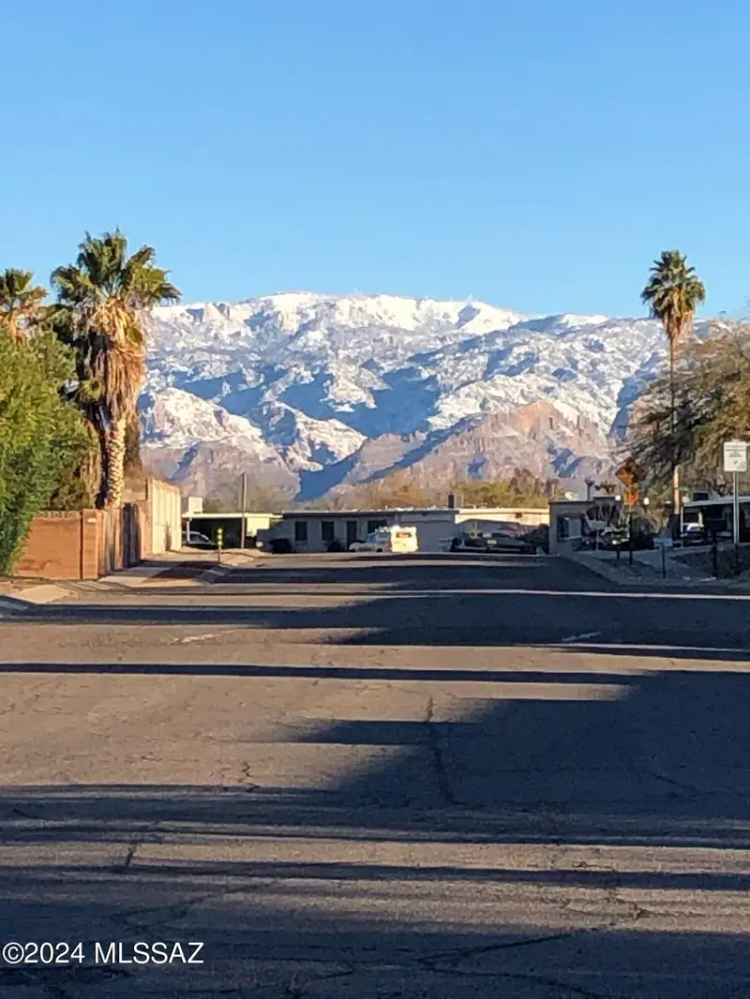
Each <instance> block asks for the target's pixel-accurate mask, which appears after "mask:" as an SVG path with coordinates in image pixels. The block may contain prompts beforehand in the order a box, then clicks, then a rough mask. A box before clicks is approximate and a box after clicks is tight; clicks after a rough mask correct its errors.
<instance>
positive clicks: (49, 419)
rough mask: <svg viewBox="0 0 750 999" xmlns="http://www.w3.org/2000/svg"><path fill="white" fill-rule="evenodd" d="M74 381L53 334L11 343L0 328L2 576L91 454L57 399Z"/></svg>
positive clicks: (78, 423) (77, 423)
mask: <svg viewBox="0 0 750 999" xmlns="http://www.w3.org/2000/svg"><path fill="white" fill-rule="evenodd" d="M73 376H74V367H73V362H72V357H71V354H70V353H69V351H68V350H67V349H66V348H64V347H63V346H62V345H61V344H60V343H59V342H58V341H57V340H56V339H55V337H54V336H52V335H51V334H46V333H43V334H38V335H36V336H34V337H32V338H31V339H29V340H26V341H22V342H20V343H17V342H15V341H14V340H12V339H11V338H10V337H9V336H8V335H7V333H5V332H4V331H3V330H2V329H1V328H0V573H9V572H10V571H11V570H12V568H13V563H14V561H15V559H16V558H17V556H18V554H19V552H20V550H21V548H22V546H23V542H24V540H25V539H26V535H27V533H28V530H29V526H30V524H31V520H32V518H33V517H34V516H35V515H36V514H37V513H38V512H39V511H40V510H42V509H44V507H45V505H46V504H47V503H48V502H49V500H50V497H51V496H52V495H53V493H54V492H55V490H56V489H58V488H59V485H60V483H61V482H62V481H63V480H64V479H65V477H66V476H68V475H70V474H71V470H74V469H76V468H77V467H79V466H80V463H81V460H82V458H83V456H84V455H85V454H86V453H87V450H88V448H89V437H88V435H87V431H86V426H85V423H84V419H83V417H82V416H81V414H80V412H79V411H78V410H77V409H76V408H75V407H74V406H72V405H71V404H69V403H67V402H64V401H63V399H62V398H61V390H62V388H63V386H64V385H65V384H66V382H68V381H69V380H70V379H71V378H73Z"/></svg>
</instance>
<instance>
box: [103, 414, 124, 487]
mask: <svg viewBox="0 0 750 999" xmlns="http://www.w3.org/2000/svg"><path fill="white" fill-rule="evenodd" d="M127 427H128V418H127V416H118V417H117V419H115V420H113V421H112V423H111V425H110V427H109V429H108V431H107V438H106V447H107V453H106V462H105V464H106V482H105V488H104V505H105V506H110V507H111V506H115V507H116V506H122V497H123V493H124V489H125V439H126V434H127Z"/></svg>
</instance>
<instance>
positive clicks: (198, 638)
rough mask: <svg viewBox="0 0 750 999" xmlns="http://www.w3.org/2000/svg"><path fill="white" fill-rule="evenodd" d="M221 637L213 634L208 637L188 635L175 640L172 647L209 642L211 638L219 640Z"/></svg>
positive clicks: (207, 635)
mask: <svg viewBox="0 0 750 999" xmlns="http://www.w3.org/2000/svg"><path fill="white" fill-rule="evenodd" d="M218 637H219V636H218V635H216V634H214V633H211V634H206V635H186V636H185V638H175V640H174V641H173V642H172V645H187V644H188V642H207V641H208V640H209V639H210V638H218Z"/></svg>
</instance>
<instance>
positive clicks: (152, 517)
mask: <svg viewBox="0 0 750 999" xmlns="http://www.w3.org/2000/svg"><path fill="white" fill-rule="evenodd" d="M146 495H147V503H148V518H149V521H150V525H151V538H150V540H151V544H150V549H151V554H152V555H159V554H160V553H161V552H166V551H174V550H177V549H179V548H180V547H181V546H182V498H181V496H180V490H179V489H178V488H177V486H172V485H170V484H169V483H168V482H162V481H161V480H160V479H149V480H148V483H147V487H146Z"/></svg>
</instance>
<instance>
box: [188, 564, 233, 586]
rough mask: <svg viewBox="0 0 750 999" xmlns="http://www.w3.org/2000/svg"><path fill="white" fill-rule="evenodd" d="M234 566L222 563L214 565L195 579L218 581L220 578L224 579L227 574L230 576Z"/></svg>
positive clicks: (202, 581)
mask: <svg viewBox="0 0 750 999" xmlns="http://www.w3.org/2000/svg"><path fill="white" fill-rule="evenodd" d="M233 568H234V567H233V566H231V565H221V566H218V565H217V566H214V567H213V568H211V569H206V570H205V571H204V572H202V573H201V574H200V575H199V576H196V577H195V581H196V582H198V583H218V582H219V580H221V579H223V578H224V577H225V576H229V575H230V574H231V572H232V569H233Z"/></svg>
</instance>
